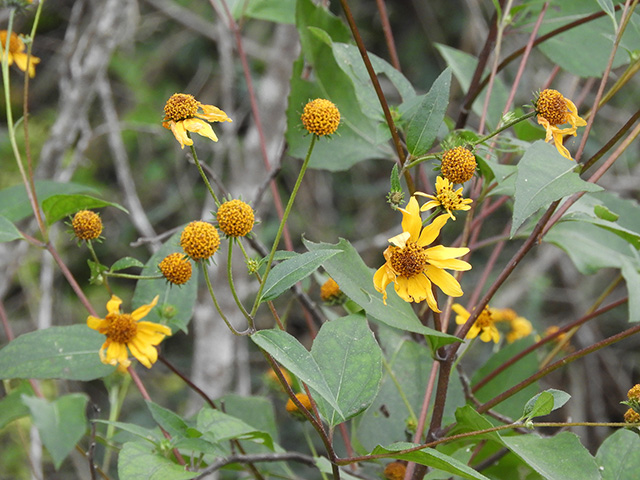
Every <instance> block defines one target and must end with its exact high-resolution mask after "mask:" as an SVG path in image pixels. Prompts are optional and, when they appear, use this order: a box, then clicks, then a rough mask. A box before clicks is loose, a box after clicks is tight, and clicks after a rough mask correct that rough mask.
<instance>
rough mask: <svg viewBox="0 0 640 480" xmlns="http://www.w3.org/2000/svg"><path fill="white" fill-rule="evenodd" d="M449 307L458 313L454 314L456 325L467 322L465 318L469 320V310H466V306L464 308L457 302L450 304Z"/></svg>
mask: <svg viewBox="0 0 640 480" xmlns="http://www.w3.org/2000/svg"><path fill="white" fill-rule="evenodd" d="M451 308H452V309H453V311H454V312H456V313H457V314H458V315H456V323H457V324H458V325H463V324H465V323H467V320H469V312H467V309H466V308H464V307H463V306H462V305H460V304H459V303H454V304H453V305H452V306H451Z"/></svg>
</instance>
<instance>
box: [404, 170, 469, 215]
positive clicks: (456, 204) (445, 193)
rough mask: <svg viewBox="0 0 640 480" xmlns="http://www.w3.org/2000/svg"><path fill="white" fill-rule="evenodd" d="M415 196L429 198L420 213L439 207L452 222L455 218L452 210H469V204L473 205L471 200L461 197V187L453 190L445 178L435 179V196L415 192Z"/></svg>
mask: <svg viewBox="0 0 640 480" xmlns="http://www.w3.org/2000/svg"><path fill="white" fill-rule="evenodd" d="M415 194H416V195H422V196H423V197H427V198H430V199H431V201H429V202H427V203H425V204H424V205H423V206H422V208H420V211H421V212H425V211H427V210H431V209H432V208H435V207H441V208H442V209H443V210H446V211H447V213H448V214H449V217H451V218H452V219H453V220H455V219H456V217H454V216H453V213H452V212H453V211H454V210H463V211H465V210H469V209H471V207H470V206H469V204H471V203H473V200H471V199H470V198H463V197H462V187H460V188H459V189H457V190H454V189H453V184H452V183H451V182H450V181H449V179H447V178H442V177H440V176H439V177H438V178H437V179H436V194H435V195H427V194H426V193H422V192H416V193H415Z"/></svg>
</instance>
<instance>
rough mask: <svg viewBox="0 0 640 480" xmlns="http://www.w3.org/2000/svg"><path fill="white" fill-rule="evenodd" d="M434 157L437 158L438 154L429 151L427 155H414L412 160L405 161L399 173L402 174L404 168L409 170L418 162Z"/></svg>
mask: <svg viewBox="0 0 640 480" xmlns="http://www.w3.org/2000/svg"><path fill="white" fill-rule="evenodd" d="M436 158H438V155H436V154H435V153H430V154H428V155H423V156H421V157H416V158H414V159H413V160H411V161H410V162H405V164H404V165H403V166H402V168H401V169H400V172H399V175H404V172H405V171H406V170H409V169H410V168H413V167H415V166H416V165H418V164H419V163H422V162H424V161H426V160H434V159H436Z"/></svg>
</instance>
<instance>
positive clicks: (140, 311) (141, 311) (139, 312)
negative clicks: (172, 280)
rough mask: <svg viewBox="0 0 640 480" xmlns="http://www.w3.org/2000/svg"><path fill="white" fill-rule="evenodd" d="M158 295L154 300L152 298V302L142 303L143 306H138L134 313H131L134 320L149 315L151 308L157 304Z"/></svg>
mask: <svg viewBox="0 0 640 480" xmlns="http://www.w3.org/2000/svg"><path fill="white" fill-rule="evenodd" d="M158 297H159V295H156V298H154V299H153V300H151V303H150V304H148V305H142V306H141V307H138V308H136V309H135V310H134V311H133V312H132V313H131V318H133V319H134V320H136V321H138V320H140V319H141V318H144V317H146V316H147V314H148V313H149V312H150V311H151V309H152V308H153V307H155V306H156V304H157V303H158Z"/></svg>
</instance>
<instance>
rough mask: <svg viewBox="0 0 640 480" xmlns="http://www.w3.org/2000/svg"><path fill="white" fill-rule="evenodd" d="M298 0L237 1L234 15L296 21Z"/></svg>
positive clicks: (238, 17) (289, 21)
mask: <svg viewBox="0 0 640 480" xmlns="http://www.w3.org/2000/svg"><path fill="white" fill-rule="evenodd" d="M295 11H296V0H250V1H248V2H247V1H244V0H243V1H239V2H236V4H235V8H233V16H234V17H235V18H236V19H240V18H242V17H249V18H257V19H259V20H267V21H269V22H277V23H287V24H293V23H295Z"/></svg>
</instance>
